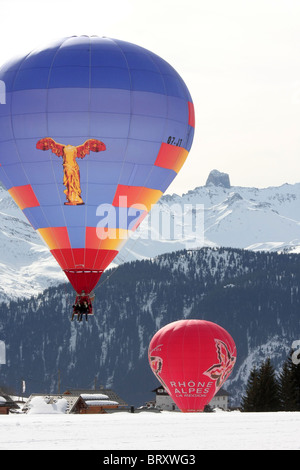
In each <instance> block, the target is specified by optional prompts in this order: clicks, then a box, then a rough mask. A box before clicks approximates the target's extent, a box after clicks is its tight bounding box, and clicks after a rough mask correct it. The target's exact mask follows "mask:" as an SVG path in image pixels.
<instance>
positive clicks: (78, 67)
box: [0, 36, 195, 293]
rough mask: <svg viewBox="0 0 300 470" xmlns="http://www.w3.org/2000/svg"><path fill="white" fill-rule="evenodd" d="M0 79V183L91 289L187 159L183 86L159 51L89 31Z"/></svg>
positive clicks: (2, 72) (15, 64)
mask: <svg viewBox="0 0 300 470" xmlns="http://www.w3.org/2000/svg"><path fill="white" fill-rule="evenodd" d="M0 80H2V81H3V82H4V83H5V86H6V104H2V105H0V180H1V181H2V183H3V184H4V185H5V186H6V188H7V189H8V191H9V193H10V194H11V196H12V197H13V198H14V200H15V201H16V203H17V204H18V205H19V207H20V208H21V209H22V211H23V212H24V214H25V215H26V217H27V218H28V220H29V222H30V223H31V225H32V226H33V228H34V229H36V230H37V231H38V232H39V233H40V235H41V236H42V237H43V239H44V240H45V242H46V243H47V245H48V246H49V249H50V250H51V253H52V254H53V256H54V257H55V259H56V260H57V262H58V263H59V265H60V266H61V268H62V269H63V270H64V272H65V273H66V275H67V277H68V279H69V280H70V282H71V283H72V285H73V287H74V289H75V290H76V292H81V291H82V290H85V292H86V293H90V292H91V290H92V289H93V288H94V287H95V285H96V284H97V282H98V280H99V278H100V276H101V274H102V272H103V271H104V269H105V268H106V267H107V266H108V265H109V264H110V263H111V262H112V260H113V259H114V257H115V256H116V255H117V253H118V252H119V250H120V248H121V246H122V245H123V244H124V242H125V241H126V239H127V234H128V233H130V232H132V231H134V230H135V229H136V227H137V226H138V225H139V223H140V222H141V220H142V219H143V217H144V216H145V215H146V214H147V213H148V212H149V210H150V209H151V205H152V204H155V203H156V202H157V201H158V200H159V198H160V197H161V196H162V194H163V193H164V191H165V190H166V189H167V188H168V186H169V185H170V183H171V182H172V181H173V179H174V178H175V176H176V175H177V173H178V172H179V170H180V168H181V167H182V165H183V163H184V162H185V160H186V157H187V155H188V152H189V150H190V148H191V145H192V141H193V135H194V126H195V119H194V107H193V103H192V99H191V96H190V93H189V91H188V89H187V87H186V85H185V83H184V82H183V80H182V79H181V77H180V76H179V75H178V73H177V72H176V71H175V70H174V69H173V68H172V67H171V66H170V65H169V64H168V63H167V62H165V61H164V60H163V59H161V58H160V57H158V56H157V55H156V54H153V53H152V52H149V51H148V50H146V49H143V48H142V47H139V46H136V45H134V44H130V43H128V42H124V41H120V40H116V39H110V38H100V37H95V36H92V37H88V36H81V37H76V36H75V37H68V38H65V39H61V40H59V41H57V42H56V43H55V44H51V45H49V46H48V47H46V48H44V49H39V50H34V51H32V52H31V53H29V54H28V55H26V56H25V57H22V58H18V59H16V60H14V61H11V62H10V63H8V64H6V65H4V66H3V67H2V68H1V69H0ZM110 208H113V211H110ZM132 208H135V210H133V209H132Z"/></svg>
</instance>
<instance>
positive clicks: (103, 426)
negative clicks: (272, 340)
mask: <svg viewBox="0 0 300 470" xmlns="http://www.w3.org/2000/svg"><path fill="white" fill-rule="evenodd" d="M0 431H1V439H0V450H105V451H109V450H119V451H120V450H124V451H125V450H126V451H132V455H134V450H141V449H142V450H146V451H148V453H149V451H150V450H151V451H154V450H156V451H157V450H168V451H170V450H172V451H174V452H173V454H174V453H175V451H180V450H187V451H188V450H191V451H196V450H202V449H203V450H204V449H209V450H221V449H230V450H231V449H234V450H235V449H239V450H254V449H264V450H278V449H279V450H299V449H300V438H299V435H300V412H293V413H284V412H278V413H240V412H230V413H229V412H221V411H220V412H215V413H191V414H183V413H176V412H167V411H164V412H161V413H150V412H141V413H129V412H127V411H124V412H119V413H113V414H106V415H66V414H14V415H13V414H11V415H8V416H0ZM169 454H170V452H169Z"/></svg>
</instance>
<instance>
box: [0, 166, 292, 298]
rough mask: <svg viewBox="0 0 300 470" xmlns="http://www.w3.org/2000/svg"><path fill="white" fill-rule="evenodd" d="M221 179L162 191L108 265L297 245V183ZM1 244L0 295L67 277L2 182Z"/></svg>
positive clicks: (27, 291)
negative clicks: (252, 184)
mask: <svg viewBox="0 0 300 470" xmlns="http://www.w3.org/2000/svg"><path fill="white" fill-rule="evenodd" d="M215 171H216V170H213V172H215ZM208 179H209V178H208ZM228 180H229V176H228ZM225 186H226V184H225ZM225 186H224V185H223V186H222V185H221V186H215V185H214V184H212V183H211V182H210V183H209V184H208V185H206V186H199V187H197V188H195V189H194V190H190V191H188V192H187V193H185V194H183V195H182V196H179V195H177V194H173V195H169V194H167V195H165V196H163V197H162V198H161V200H160V201H159V202H158V203H157V204H156V206H154V208H153V209H152V211H151V212H150V214H149V216H148V217H147V218H146V219H145V220H144V221H143V222H142V224H141V225H140V227H139V228H138V230H137V231H136V232H135V233H134V234H133V236H132V237H131V239H129V241H128V242H127V244H126V245H125V247H124V248H123V250H122V251H121V252H120V253H119V255H118V256H117V258H116V259H115V263H114V264H113V266H116V265H119V264H122V263H124V262H126V261H134V260H141V259H149V258H153V257H155V256H157V255H160V254H163V253H168V252H172V251H177V250H182V249H192V248H199V247H203V246H212V247H213V246H214V247H222V246H227V247H235V248H244V249H250V250H253V251H258V250H263V251H290V252H298V251H300V216H299V215H298V212H299V211H298V207H299V206H300V183H297V184H294V185H290V184H287V183H286V184H284V185H282V186H279V187H269V188H262V189H258V188H245V187H239V186H230V187H225ZM162 225H164V226H162ZM178 227H179V228H180V230H178ZM164 231H165V232H166V234H165V233H164ZM174 232H176V236H174ZM165 235H167V236H165ZM0 247H1V248H0V301H6V302H8V301H9V300H10V299H17V298H18V297H26V298H29V297H30V296H31V295H35V294H38V293H41V292H42V291H43V290H44V289H45V288H47V287H49V286H52V285H58V284H59V283H61V282H64V281H65V279H66V277H65V275H64V273H63V272H62V271H61V269H60V267H59V266H58V265H57V263H56V261H55V260H54V258H53V257H52V255H51V254H50V253H49V250H48V248H47V247H46V246H45V244H44V242H43V240H42V239H41V238H40V237H39V235H38V233H37V232H35V231H34V230H33V228H32V227H31V225H30V224H29V222H28V221H27V219H26V217H25V216H24V214H23V213H22V211H21V210H20V209H19V208H18V207H17V206H16V204H15V203H14V201H13V200H12V198H11V197H10V195H9V194H8V193H7V191H6V190H5V189H4V188H2V187H0Z"/></svg>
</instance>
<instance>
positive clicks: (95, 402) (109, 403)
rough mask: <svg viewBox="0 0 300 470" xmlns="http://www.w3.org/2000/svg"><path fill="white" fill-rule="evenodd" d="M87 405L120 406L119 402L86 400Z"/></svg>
mask: <svg viewBox="0 0 300 470" xmlns="http://www.w3.org/2000/svg"><path fill="white" fill-rule="evenodd" d="M85 403H86V404H87V405H88V406H108V405H118V404H119V403H118V402H117V401H112V400H86V401H85Z"/></svg>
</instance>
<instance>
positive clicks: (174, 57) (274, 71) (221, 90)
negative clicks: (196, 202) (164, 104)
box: [0, 0, 300, 194]
mask: <svg viewBox="0 0 300 470" xmlns="http://www.w3.org/2000/svg"><path fill="white" fill-rule="evenodd" d="M0 13H1V28H0V44H1V46H0V64H2V63H4V62H6V61H7V60H9V59H10V58H11V57H14V56H15V55H19V54H21V55H22V54H26V53H28V52H29V51H30V50H32V49H36V48H38V47H43V46H44V45H46V44H47V43H48V42H49V41H51V40H53V39H54V40H55V39H57V38H60V37H65V36H72V35H76V34H78V35H80V34H87V35H92V34H96V35H98V36H108V37H112V38H117V39H123V40H125V41H129V42H133V43H135V44H138V45H140V46H142V47H145V48H147V49H149V50H151V51H153V52H155V53H156V54H158V55H160V56H161V57H162V58H164V59H165V60H167V61H168V62H169V63H170V64H171V65H172V66H173V67H174V68H175V69H176V70H177V71H178V72H179V73H180V75H181V76H182V78H183V79H184V80H185V82H186V84H187V86H188V88H189V90H190V92H191V95H192V97H193V101H194V104H195V111H196V132H195V139H194V143H193V146H192V149H191V152H190V154H189V157H188V159H187V161H186V163H185V165H184V167H183V169H182V170H181V172H180V173H179V175H178V176H177V178H176V179H175V180H174V182H173V183H172V185H171V187H170V188H169V190H168V192H177V193H179V194H181V193H182V192H186V191H188V190H189V189H193V188H194V187H196V186H200V185H203V184H205V181H206V178H207V175H208V173H209V171H210V170H212V169H214V168H216V169H218V170H220V171H224V172H227V173H229V174H230V178H231V183H232V184H233V185H240V186H257V187H266V186H277V185H281V184H284V183H286V182H287V183H296V182H300V158H299V156H300V54H299V52H300V47H299V46H300V28H299V24H300V2H299V0H182V1H178V0H151V1H145V0H107V1H103V0H97V1H96V0H80V1H79V0H51V1H48V0H44V1H40V0H27V1H24V0H0Z"/></svg>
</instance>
